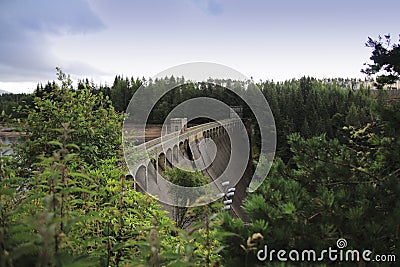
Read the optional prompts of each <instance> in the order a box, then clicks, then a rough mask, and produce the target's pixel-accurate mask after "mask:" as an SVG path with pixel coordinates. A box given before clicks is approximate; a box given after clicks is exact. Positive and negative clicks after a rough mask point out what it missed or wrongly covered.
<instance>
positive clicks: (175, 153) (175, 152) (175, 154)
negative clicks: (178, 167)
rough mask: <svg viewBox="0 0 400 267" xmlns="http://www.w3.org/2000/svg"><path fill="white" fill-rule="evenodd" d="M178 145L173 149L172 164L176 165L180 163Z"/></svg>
mask: <svg viewBox="0 0 400 267" xmlns="http://www.w3.org/2000/svg"><path fill="white" fill-rule="evenodd" d="M178 153H179V151H178V145H174V147H173V148H172V164H173V165H175V164H177V163H178V162H179V156H178Z"/></svg>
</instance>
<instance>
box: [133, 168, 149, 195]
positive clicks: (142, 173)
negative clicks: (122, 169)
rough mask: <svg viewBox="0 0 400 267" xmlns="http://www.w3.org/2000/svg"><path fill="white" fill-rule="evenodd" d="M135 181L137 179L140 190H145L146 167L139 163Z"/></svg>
mask: <svg viewBox="0 0 400 267" xmlns="http://www.w3.org/2000/svg"><path fill="white" fill-rule="evenodd" d="M135 181H138V182H139V183H138V184H139V187H140V189H141V190H143V191H146V190H147V177H146V167H145V166H143V165H141V166H140V167H139V168H138V169H137V171H136V174H135Z"/></svg>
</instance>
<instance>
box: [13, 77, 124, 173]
mask: <svg viewBox="0 0 400 267" xmlns="http://www.w3.org/2000/svg"><path fill="white" fill-rule="evenodd" d="M58 77H59V80H60V82H61V87H58V86H55V87H54V88H53V90H49V92H47V91H44V92H41V96H40V97H36V98H35V99H34V102H33V103H34V108H33V109H30V110H27V112H28V113H29V115H28V117H27V119H26V120H25V121H24V122H23V123H22V124H19V126H21V127H22V129H21V131H22V132H24V133H25V134H24V135H23V136H21V140H20V142H19V145H18V146H17V147H16V148H15V151H16V153H17V154H18V155H19V158H18V162H17V163H18V165H19V166H20V167H21V168H22V169H24V170H26V169H29V168H31V167H32V165H33V164H34V163H35V162H37V157H38V156H39V155H44V156H46V157H49V156H51V153H52V151H53V144H52V143H49V142H50V141H58V142H59V141H60V140H59V135H57V131H54V130H52V129H59V128H61V127H62V124H63V123H69V128H70V130H71V132H70V139H71V143H73V144H75V145H77V146H78V147H79V150H77V149H75V150H73V151H74V152H76V153H77V154H78V155H79V157H80V158H81V159H82V160H83V161H85V162H86V163H88V164H89V165H97V164H98V163H99V162H100V161H101V160H102V159H107V158H111V157H114V156H116V155H117V154H118V153H119V152H118V151H119V150H120V145H121V140H120V129H121V123H122V116H121V115H119V114H118V113H116V112H115V111H114V109H113V107H112V106H110V103H109V100H107V99H106V98H104V97H103V96H102V95H101V94H98V95H94V94H92V93H91V92H90V90H88V89H82V90H77V91H75V90H73V89H71V83H72V82H71V80H70V79H69V77H67V76H66V75H65V74H64V73H63V72H62V71H61V70H59V69H58Z"/></svg>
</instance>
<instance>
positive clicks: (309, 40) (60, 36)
mask: <svg viewBox="0 0 400 267" xmlns="http://www.w3.org/2000/svg"><path fill="white" fill-rule="evenodd" d="M399 10H400V1H399V0H386V1H383V2H382V1H376V0H375V1H370V0H363V1H358V0H355V1H351V0H346V1H344V0H336V1H322V0H308V1H307V0H304V1H299V0H292V1H290V0H279V1H269V0H143V1H139V0H133V1H129V0H114V1H109V0H69V1H67V0H65V1H55V0H25V1H22V0H0V89H3V90H8V91H10V92H14V93H17V92H32V91H33V88H35V87H36V84H37V83H38V82H42V83H46V82H47V81H48V80H53V79H55V78H56V76H55V67H56V66H60V67H61V68H62V69H63V70H64V72H67V73H70V74H71V75H72V78H74V79H75V80H76V79H78V78H86V77H87V78H89V79H93V80H94V82H95V83H97V84H99V83H102V84H104V83H108V84H112V81H113V79H114V77H115V75H116V74H120V75H124V76H129V77H130V76H134V77H143V76H144V77H146V78H148V77H151V76H154V75H155V74H157V73H159V72H161V71H163V70H165V69H167V68H169V67H173V66H176V65H179V64H182V63H188V62H195V61H206V62H214V63H220V64H224V65H227V66H229V67H231V68H234V69H236V70H238V71H239V72H241V73H243V74H245V75H246V76H248V77H250V76H252V77H254V79H255V80H257V81H258V80H259V79H262V80H267V79H268V80H271V79H273V80H275V81H280V80H285V79H291V78H299V77H301V76H303V75H306V76H313V77H316V78H323V77H326V78H331V77H343V78H346V77H355V78H358V77H361V78H363V77H364V75H363V74H361V73H360V69H361V68H362V67H363V65H362V64H363V63H364V62H366V61H367V60H368V58H369V55H370V50H369V49H368V48H366V47H365V46H364V43H365V41H366V40H367V37H368V36H371V37H373V38H376V37H377V36H378V35H379V34H381V35H383V34H387V33H391V34H392V37H393V39H395V41H398V34H399V33H400V28H399V25H400V16H399ZM75 84H76V82H75Z"/></svg>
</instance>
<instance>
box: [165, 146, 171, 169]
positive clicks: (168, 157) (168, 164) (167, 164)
mask: <svg viewBox="0 0 400 267" xmlns="http://www.w3.org/2000/svg"><path fill="white" fill-rule="evenodd" d="M165 163H166V167H169V168H172V149H171V148H168V149H167V157H166V160H165Z"/></svg>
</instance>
